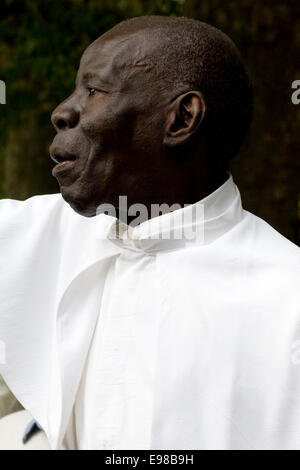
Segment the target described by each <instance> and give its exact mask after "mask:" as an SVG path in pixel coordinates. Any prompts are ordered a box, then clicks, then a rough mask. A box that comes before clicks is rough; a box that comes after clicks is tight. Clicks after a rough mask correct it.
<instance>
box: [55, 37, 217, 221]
mask: <svg viewBox="0 0 300 470" xmlns="http://www.w3.org/2000/svg"><path fill="white" fill-rule="evenodd" d="M149 50H151V42H149V37H146V34H144V32H143V31H142V30H139V31H136V32H132V31H130V32H128V34H124V33H123V34H122V36H120V35H118V34H114V30H110V31H108V33H106V34H104V35H103V36H101V37H100V38H98V39H97V40H96V41H95V42H93V43H92V44H91V45H90V46H89V47H88V48H87V49H86V51H85V52H84V54H83V56H82V58H81V62H80V67H79V70H78V73H77V78H76V87H75V90H74V92H73V93H72V94H71V96H70V97H68V98H67V99H66V100H65V101H63V102H62V103H61V104H60V105H59V106H58V107H57V108H56V109H55V110H54V112H53V113H52V123H53V125H54V127H55V129H56V131H57V135H56V136H55V138H54V141H53V143H52V145H51V147H50V155H51V156H52V158H53V159H56V160H57V158H56V157H57V156H59V155H61V156H63V157H64V158H72V159H74V158H75V161H73V163H72V165H71V167H70V168H69V169H67V170H66V171H62V172H56V170H55V169H54V176H55V177H56V178H57V180H58V182H59V185H60V190H61V193H62V196H63V198H64V199H65V200H66V201H67V202H68V203H69V204H70V206H71V207H72V208H73V209H74V210H75V211H76V212H78V213H80V214H82V215H84V216H93V215H95V213H96V210H97V207H98V206H99V205H100V204H103V203H110V204H113V205H114V206H115V207H117V206H118V198H119V195H127V197H128V205H130V204H134V203H137V202H138V203H143V204H145V205H146V206H147V207H150V204H151V203H158V204H161V203H167V204H170V205H171V204H173V203H179V204H181V205H183V204H188V203H193V202H196V201H197V200H199V199H201V198H202V197H204V196H206V195H207V194H208V193H209V192H211V190H213V189H215V187H217V186H218V184H219V181H216V180H215V178H214V176H213V175H211V174H209V173H208V170H207V168H206V166H205V159H204V158H201V147H199V145H198V146H197V148H196V146H195V144H194V143H193V144H192V147H188V146H189V141H190V140H191V138H192V136H193V135H194V134H195V132H196V131H197V129H198V128H199V126H200V124H201V121H202V119H203V116H204V114H205V103H204V100H203V97H202V95H201V93H199V92H198V91H191V92H189V93H186V94H185V95H182V96H180V97H176V93H175V91H174V90H170V88H167V87H166V86H165V83H164V80H163V78H162V77H159V76H158V75H157V74H156V70H155V65H153V63H151V60H150V59H149V57H148V56H149ZM186 147H188V148H189V153H190V156H189V158H186V156H185V157H182V156H181V157H180V156H179V157H178V155H179V154H181V153H182V154H186V151H187V148H186ZM199 152H200V157H199ZM193 153H197V154H198V155H197V163H195V158H194V157H193V155H192V154H193ZM195 167H197V171H195ZM149 212H150V210H149Z"/></svg>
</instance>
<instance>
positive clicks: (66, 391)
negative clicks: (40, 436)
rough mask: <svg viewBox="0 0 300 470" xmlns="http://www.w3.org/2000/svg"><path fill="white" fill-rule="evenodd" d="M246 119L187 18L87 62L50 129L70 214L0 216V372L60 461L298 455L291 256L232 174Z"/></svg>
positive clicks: (154, 23)
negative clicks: (146, 452) (63, 452)
mask: <svg viewBox="0 0 300 470" xmlns="http://www.w3.org/2000/svg"><path fill="white" fill-rule="evenodd" d="M251 105H252V94H251V84H250V80H249V77H248V74H247V71H246V69H245V67H244V65H243V63H242V60H241V58H240V55H239V53H238V51H237V49H236V47H235V45H234V44H233V43H232V41H231V40H230V39H229V38H228V37H227V36H225V35H224V34H223V33H222V32H220V31H218V30H217V29H215V28H213V27H211V26H209V25H206V24H204V23H201V22H198V21H195V20H191V19H187V18H171V17H170V18H167V17H152V16H150V17H140V18H133V19H131V20H128V21H125V22H123V23H121V24H119V25H117V26H116V27H114V28H113V29H111V30H110V31H108V32H107V33H105V34H104V35H103V36H101V37H100V38H99V39H97V40H96V41H95V42H93V43H92V44H91V45H90V46H89V47H88V48H87V50H86V51H85V52H84V54H83V56H82V59H81V62H80V67H79V70H78V74H77V78H76V87H75V90H74V92H73V93H72V95H71V96H70V97H69V98H68V99H67V100H66V101H64V102H63V103H62V104H60V105H59V106H58V107H57V108H56V110H55V111H54V112H53V115H52V122H53V124H54V126H55V128H56V130H57V135H56V137H55V139H54V141H53V144H52V145H51V149H50V154H51V157H52V159H53V160H54V161H55V163H56V165H55V167H54V169H53V175H54V176H55V177H56V178H57V180H58V183H59V185H60V191H61V195H62V197H63V199H62V198H61V196H60V195H59V194H57V195H46V196H37V197H34V198H31V199H29V200H27V201H24V202H17V201H3V202H2V205H1V206H0V210H1V216H2V221H3V222H2V227H1V236H0V240H1V245H0V246H1V256H2V258H3V260H4V261H3V262H2V269H3V272H2V276H1V287H0V289H1V290H0V302H1V305H0V307H1V317H0V318H1V320H0V332H1V337H2V340H3V342H4V343H5V345H6V364H4V365H3V367H2V369H1V370H2V373H3V376H4V379H5V380H6V382H7V383H8V385H9V386H10V387H11V389H12V391H13V392H14V393H15V395H16V397H17V398H18V399H19V400H20V402H21V403H22V404H23V406H24V407H25V408H26V409H27V410H28V411H29V412H30V413H31V415H32V416H33V417H34V418H35V419H36V420H37V422H38V423H39V424H40V425H41V426H42V428H43V429H44V430H45V432H46V434H47V437H48V439H49V442H50V446H51V448H52V449H62V448H65V449H281V448H282V449H291V448H298V447H299V445H300V432H299V429H300V405H299V403H300V402H299V396H300V374H299V369H298V367H297V364H298V360H297V359H298V355H299V354H298V343H297V341H298V340H299V338H300V331H299V327H300V307H299V300H300V298H299V297H300V296H299V288H298V282H299V281H298V278H299V273H300V263H299V261H300V255H299V249H298V248H297V247H296V246H295V245H293V244H292V243H290V242H289V241H288V240H286V239H284V238H283V237H282V236H281V235H280V234H278V233H277V232H276V231H275V230H274V229H272V228H271V227H270V226H269V225H268V224H267V223H266V222H264V221H262V220H261V219H259V218H257V217H255V216H254V215H252V214H250V213H249V212H247V211H244V210H243V209H242V206H241V200H240V195H239V192H238V189H237V187H236V186H235V184H234V183H233V180H232V177H231V176H230V174H228V168H229V161H230V159H231V158H232V157H233V156H234V155H236V154H237V153H238V151H239V148H240V146H241V144H242V142H243V139H244V136H245V134H246V132H247V129H248V127H249V123H250V119H251ZM124 198H125V201H124ZM65 201H66V202H65ZM158 206H161V207H158ZM153 208H154V210H153Z"/></svg>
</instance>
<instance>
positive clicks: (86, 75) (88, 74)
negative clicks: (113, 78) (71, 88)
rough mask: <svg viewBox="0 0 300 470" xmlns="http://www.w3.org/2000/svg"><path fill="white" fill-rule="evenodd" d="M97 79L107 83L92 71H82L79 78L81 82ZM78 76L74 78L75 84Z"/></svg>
mask: <svg viewBox="0 0 300 470" xmlns="http://www.w3.org/2000/svg"><path fill="white" fill-rule="evenodd" d="M92 79H94V80H98V81H100V82H103V83H108V82H107V80H104V79H103V78H102V77H101V76H100V75H98V74H97V73H93V72H84V73H83V74H82V76H81V78H80V80H81V81H82V82H83V83H86V82H87V81H88V80H92ZM78 81H79V79H78V77H77V78H76V85H77V84H78Z"/></svg>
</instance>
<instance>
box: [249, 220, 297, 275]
mask: <svg viewBox="0 0 300 470" xmlns="http://www.w3.org/2000/svg"><path fill="white" fill-rule="evenodd" d="M245 213H246V218H247V219H248V224H247V225H248V228H249V233H247V234H246V245H247V248H248V250H247V251H248V254H249V255H250V256H251V258H253V259H255V260H257V261H260V262H261V263H262V264H265V265H268V264H269V265H272V266H278V267H279V268H280V269H282V273H284V270H285V269H287V270H296V271H297V272H299V274H300V248H299V247H298V246H297V245H296V244H295V243H293V242H291V241H290V240H288V239H287V238H286V237H284V236H283V235H282V234H281V233H279V232H278V231H277V230H276V229H275V228H274V227H272V226H271V225H270V224H269V223H268V222H266V221H265V220H263V219H261V218H260V217H258V216H256V215H254V214H252V213H250V212H247V211H245Z"/></svg>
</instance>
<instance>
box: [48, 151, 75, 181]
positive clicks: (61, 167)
mask: <svg viewBox="0 0 300 470" xmlns="http://www.w3.org/2000/svg"><path fill="white" fill-rule="evenodd" d="M50 156H51V159H52V160H53V161H54V162H55V163H56V165H55V167H54V168H53V170H52V175H53V176H54V177H57V176H59V175H61V174H62V173H65V172H67V171H70V170H71V169H72V168H73V167H74V165H75V160H76V156H75V155H74V154H72V153H69V152H66V151H60V150H52V151H51V152H50Z"/></svg>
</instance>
